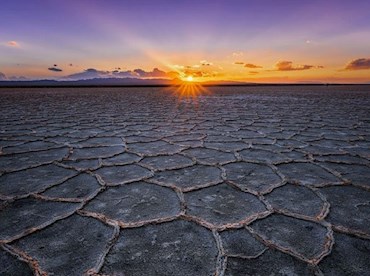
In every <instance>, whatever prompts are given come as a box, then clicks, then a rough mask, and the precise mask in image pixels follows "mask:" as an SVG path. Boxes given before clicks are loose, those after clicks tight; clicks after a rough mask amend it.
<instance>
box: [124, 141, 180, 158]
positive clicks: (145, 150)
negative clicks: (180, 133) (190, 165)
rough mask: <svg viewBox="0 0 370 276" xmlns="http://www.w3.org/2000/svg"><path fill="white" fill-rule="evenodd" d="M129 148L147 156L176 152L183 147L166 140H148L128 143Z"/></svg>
mask: <svg viewBox="0 0 370 276" xmlns="http://www.w3.org/2000/svg"><path fill="white" fill-rule="evenodd" d="M127 147H128V150H130V151H132V152H134V153H137V154H142V155H146V156H153V155H159V154H174V153H178V152H180V151H181V150H182V149H183V147H181V146H178V145H172V144H170V143H167V142H164V141H156V142H148V143H134V144H128V145H127Z"/></svg>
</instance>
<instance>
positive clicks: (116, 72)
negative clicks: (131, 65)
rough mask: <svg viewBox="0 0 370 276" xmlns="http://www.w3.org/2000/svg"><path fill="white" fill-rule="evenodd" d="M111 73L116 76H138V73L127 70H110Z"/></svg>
mask: <svg viewBox="0 0 370 276" xmlns="http://www.w3.org/2000/svg"><path fill="white" fill-rule="evenodd" d="M112 75H113V76H114V77H117V78H135V77H138V74H137V73H135V72H133V71H131V70H128V71H119V70H114V71H113V72H112Z"/></svg>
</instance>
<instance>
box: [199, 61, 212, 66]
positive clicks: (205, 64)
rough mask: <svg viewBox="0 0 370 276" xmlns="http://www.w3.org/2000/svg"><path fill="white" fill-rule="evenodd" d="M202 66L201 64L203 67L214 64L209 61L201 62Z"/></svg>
mask: <svg viewBox="0 0 370 276" xmlns="http://www.w3.org/2000/svg"><path fill="white" fill-rule="evenodd" d="M200 64H201V65H202V66H211V65H213V63H212V62H209V61H206V60H201V61H200Z"/></svg>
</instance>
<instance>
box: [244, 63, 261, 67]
mask: <svg viewBox="0 0 370 276" xmlns="http://www.w3.org/2000/svg"><path fill="white" fill-rule="evenodd" d="M244 67H247V68H262V66H259V65H255V64H252V63H246V64H244Z"/></svg>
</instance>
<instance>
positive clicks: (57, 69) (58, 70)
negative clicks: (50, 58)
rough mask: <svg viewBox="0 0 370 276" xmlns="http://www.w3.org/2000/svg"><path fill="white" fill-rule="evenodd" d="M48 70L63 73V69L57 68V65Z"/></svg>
mask: <svg viewBox="0 0 370 276" xmlns="http://www.w3.org/2000/svg"><path fill="white" fill-rule="evenodd" d="M48 70H49V71H53V72H62V71H63V70H62V69H60V68H58V67H56V66H55V65H54V67H49V68H48Z"/></svg>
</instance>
